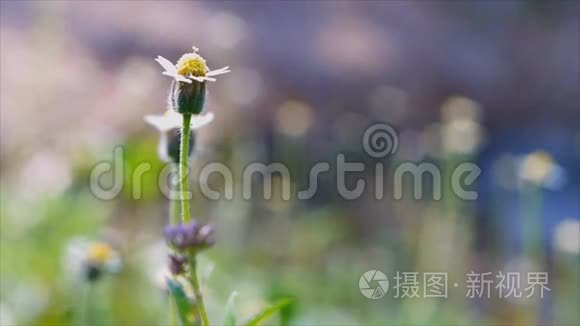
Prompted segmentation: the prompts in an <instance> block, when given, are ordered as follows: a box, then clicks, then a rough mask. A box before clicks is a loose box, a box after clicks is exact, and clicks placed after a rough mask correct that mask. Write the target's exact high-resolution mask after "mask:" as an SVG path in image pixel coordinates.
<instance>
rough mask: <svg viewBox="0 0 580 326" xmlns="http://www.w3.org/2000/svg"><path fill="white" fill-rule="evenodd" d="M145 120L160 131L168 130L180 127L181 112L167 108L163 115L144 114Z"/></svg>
mask: <svg viewBox="0 0 580 326" xmlns="http://www.w3.org/2000/svg"><path fill="white" fill-rule="evenodd" d="M145 121H146V122H147V123H149V124H150V125H152V126H153V127H155V128H156V129H157V130H159V131H161V132H165V131H169V130H171V129H176V128H180V127H181V122H182V117H181V114H179V113H177V112H175V111H173V110H168V111H167V112H166V113H165V114H163V115H148V116H145Z"/></svg>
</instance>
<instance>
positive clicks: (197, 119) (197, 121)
mask: <svg viewBox="0 0 580 326" xmlns="http://www.w3.org/2000/svg"><path fill="white" fill-rule="evenodd" d="M213 118H214V115H213V112H208V113H206V114H203V115H194V116H192V117H191V129H199V128H201V127H203V126H205V125H207V124H209V123H210V122H212V121H213Z"/></svg>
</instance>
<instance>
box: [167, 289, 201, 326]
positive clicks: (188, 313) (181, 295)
mask: <svg viewBox="0 0 580 326" xmlns="http://www.w3.org/2000/svg"><path fill="white" fill-rule="evenodd" d="M167 285H168V286H169V291H170V292H171V296H172V297H173V299H174V300H175V305H176V306H177V313H178V315H179V320H180V321H181V324H182V325H184V326H189V325H193V324H194V321H195V316H194V315H193V312H194V310H193V304H192V302H191V300H190V299H189V298H188V297H187V295H186V294H185V291H184V290H183V287H182V286H181V284H180V283H179V282H177V281H174V280H167Z"/></svg>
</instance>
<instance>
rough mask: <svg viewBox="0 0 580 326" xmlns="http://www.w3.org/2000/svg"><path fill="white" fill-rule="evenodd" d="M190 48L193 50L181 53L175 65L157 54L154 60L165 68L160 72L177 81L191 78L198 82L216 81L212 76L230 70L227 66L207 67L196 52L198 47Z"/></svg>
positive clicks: (187, 80) (190, 80)
mask: <svg viewBox="0 0 580 326" xmlns="http://www.w3.org/2000/svg"><path fill="white" fill-rule="evenodd" d="M192 48H193V52H191V53H186V54H184V55H182V56H181V58H179V60H178V61H177V64H175V65H174V64H173V63H172V62H171V61H169V60H167V59H165V58H164V57H162V56H157V59H155V61H157V62H158V63H159V64H160V65H161V67H163V69H165V71H164V72H162V74H163V75H166V76H169V77H172V78H173V79H175V80H176V81H178V82H184V83H188V84H190V83H191V82H192V80H195V81H198V82H200V83H201V82H205V81H206V80H207V81H216V79H215V78H214V76H218V75H223V74H226V73H228V72H230V67H229V66H226V67H223V68H220V69H217V70H211V69H209V67H208V66H207V64H206V62H205V59H204V58H203V57H202V56H200V55H199V54H198V53H197V51H198V50H199V49H198V48H196V47H195V46H194V47H192Z"/></svg>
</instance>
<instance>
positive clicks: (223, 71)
mask: <svg viewBox="0 0 580 326" xmlns="http://www.w3.org/2000/svg"><path fill="white" fill-rule="evenodd" d="M229 69H230V67H228V66H226V67H223V68H220V69H217V70H212V71H209V72H208V73H207V74H206V76H217V75H222V74H226V73H228V72H231V70H229Z"/></svg>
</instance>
